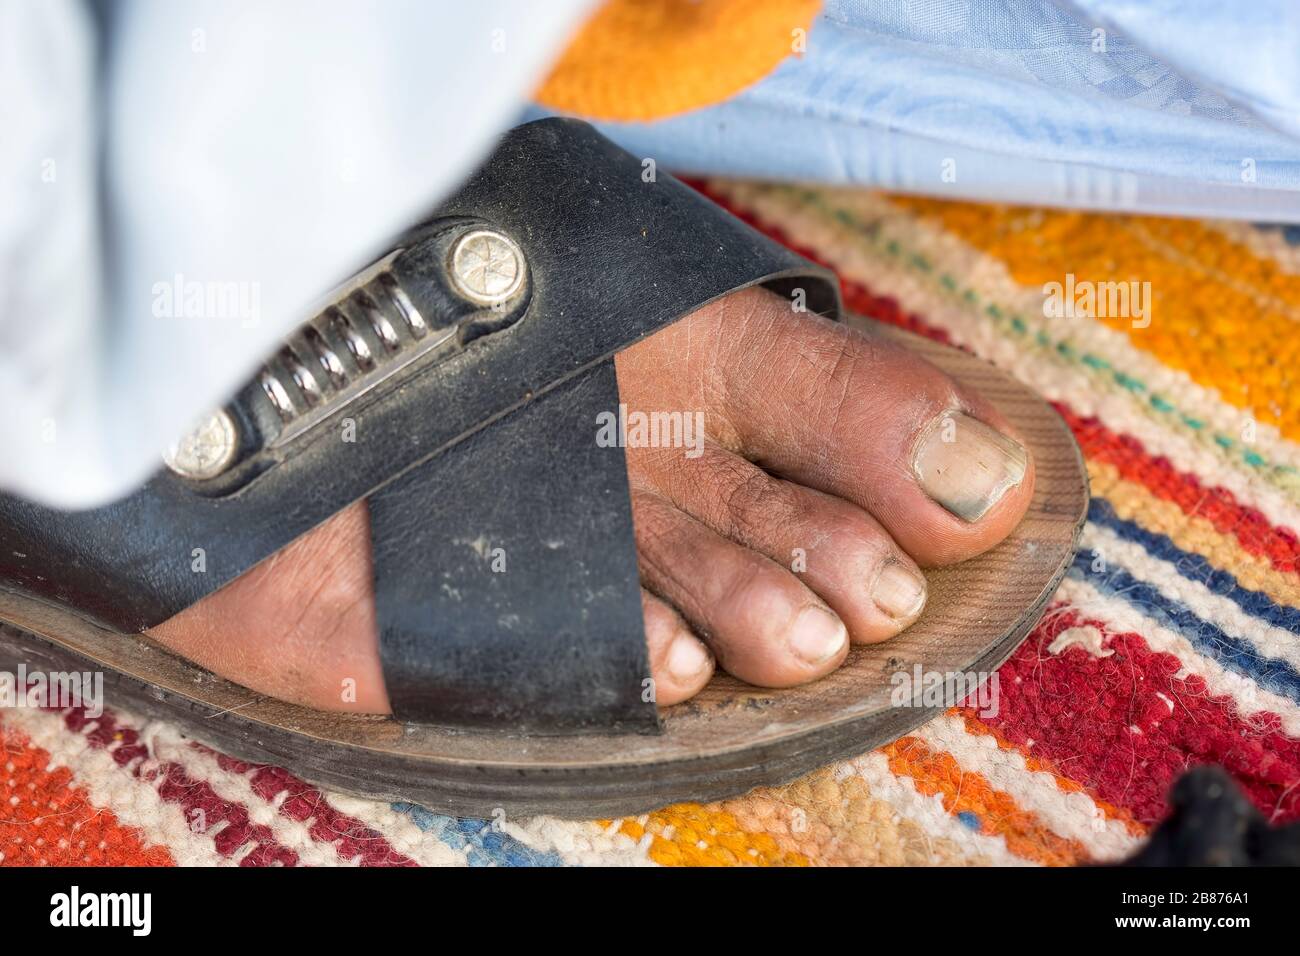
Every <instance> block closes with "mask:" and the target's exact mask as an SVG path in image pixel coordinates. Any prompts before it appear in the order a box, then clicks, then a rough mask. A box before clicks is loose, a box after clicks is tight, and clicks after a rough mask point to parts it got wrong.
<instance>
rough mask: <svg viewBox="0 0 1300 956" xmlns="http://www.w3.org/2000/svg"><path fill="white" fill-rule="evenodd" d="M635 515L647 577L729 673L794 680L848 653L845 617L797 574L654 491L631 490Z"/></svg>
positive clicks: (756, 680)
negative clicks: (833, 609) (709, 526)
mask: <svg viewBox="0 0 1300 956" xmlns="http://www.w3.org/2000/svg"><path fill="white" fill-rule="evenodd" d="M632 514H633V519H634V523H635V526H636V539H637V553H638V555H639V557H640V565H641V578H642V581H643V582H644V583H645V585H646V586H647V587H648V588H649V589H650V590H651V591H653V592H654V593H655V594H657V595H659V596H660V597H662V598H663V599H664V600H666V601H668V602H669V603H670V604H672V605H673V606H674V607H677V608H679V609H680V610H681V612H682V615H683V616H684V617H685V618H686V620H687V621H689V622H690V624H691V626H692V627H693V628H694V630H695V632H696V633H697V634H699V635H700V637H702V638H703V639H704V640H705V641H706V642H707V643H708V644H709V646H710V647H711V648H712V650H713V653H714V654H715V655H717V658H718V663H719V664H721V665H722V666H723V667H724V668H725V669H726V670H727V671H728V672H730V673H732V674H734V675H735V676H737V677H739V678H740V679H742V680H746V681H749V682H750V683H752V684H759V685H762V686H765V687H789V686H792V685H795V684H801V683H804V682H805V681H809V680H813V679H814V678H817V677H821V676H822V675H824V674H827V673H829V672H830V671H832V670H834V669H835V668H836V667H838V666H839V665H840V663H841V662H842V661H843V660H844V657H845V655H846V654H847V653H848V647H849V640H848V630H847V629H846V628H845V626H844V623H843V622H842V621H841V620H840V619H839V617H837V616H836V614H835V612H834V611H832V610H831V609H830V608H829V607H827V606H826V604H825V603H823V602H822V601H821V600H820V599H818V597H817V596H816V595H815V594H814V593H813V592H812V591H811V590H809V588H808V587H807V586H806V585H804V584H803V583H802V582H801V581H799V579H798V578H796V577H795V575H794V574H793V573H791V572H790V571H788V570H786V569H785V568H784V567H782V566H781V565H778V564H777V563H776V562H775V561H773V560H771V559H770V558H767V557H765V556H763V555H761V554H759V553H757V552H756V551H753V550H750V549H749V548H746V547H743V546H741V545H739V544H736V543H735V542H734V541H729V540H727V539H726V538H724V537H722V536H721V535H720V534H718V533H717V532H716V531H713V530H712V529H711V528H708V527H707V526H705V525H704V524H703V523H701V522H700V521H697V520H696V519H695V518H692V517H691V516H690V515H688V514H686V513H685V512H683V511H681V510H680V509H678V508H677V507H676V506H675V505H673V504H672V503H670V502H669V501H668V500H666V499H664V498H662V497H660V496H659V495H658V494H656V493H654V492H650V491H645V490H640V489H638V490H634V492H633V496H632Z"/></svg>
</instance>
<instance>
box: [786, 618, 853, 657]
mask: <svg viewBox="0 0 1300 956" xmlns="http://www.w3.org/2000/svg"><path fill="white" fill-rule="evenodd" d="M848 639H849V632H848V630H847V629H846V628H845V627H844V622H843V621H841V620H840V619H839V618H838V617H836V616H835V615H834V614H832V613H831V612H830V611H828V610H827V609H826V608H824V607H820V606H819V605H816V604H813V605H810V606H808V607H806V608H804V609H803V611H801V612H800V614H799V616H798V617H797V618H795V622H794V629H793V630H792V631H791V633H790V647H791V649H792V650H793V651H794V652H795V654H797V655H798V656H799V657H800V658H802V659H803V660H804V661H806V662H807V663H809V664H820V663H822V662H823V661H828V660H830V659H831V658H832V657H834V656H835V655H836V654H838V653H839V652H840V649H841V648H843V647H844V645H845V643H846V642H847V641H848Z"/></svg>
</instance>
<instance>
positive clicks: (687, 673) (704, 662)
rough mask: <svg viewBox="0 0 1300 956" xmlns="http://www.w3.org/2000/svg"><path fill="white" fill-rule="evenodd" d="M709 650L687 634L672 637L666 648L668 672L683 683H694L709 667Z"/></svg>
mask: <svg viewBox="0 0 1300 956" xmlns="http://www.w3.org/2000/svg"><path fill="white" fill-rule="evenodd" d="M709 663H710V661H709V652H708V651H706V650H705V649H704V645H703V644H701V643H700V642H699V641H698V640H696V639H695V638H694V637H692V636H691V635H689V634H682V635H681V636H679V637H677V638H674V640H673V644H672V647H670V648H668V673H670V674H672V675H673V679H674V680H676V681H680V682H681V683H683V684H691V683H694V682H695V680H697V679H698V678H699V676H700V675H701V674H703V673H704V672H705V671H706V670H708V668H709Z"/></svg>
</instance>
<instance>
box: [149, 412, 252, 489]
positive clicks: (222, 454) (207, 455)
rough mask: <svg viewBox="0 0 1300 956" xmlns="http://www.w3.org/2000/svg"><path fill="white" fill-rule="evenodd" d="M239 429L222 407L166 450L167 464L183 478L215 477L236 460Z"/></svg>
mask: <svg viewBox="0 0 1300 956" xmlns="http://www.w3.org/2000/svg"><path fill="white" fill-rule="evenodd" d="M238 447H239V431H238V429H236V428H235V421H234V419H232V418H231V417H230V415H229V413H228V412H226V410H225V409H218V410H217V411H215V412H213V413H212V414H211V415H209V416H208V418H207V419H206V420H204V421H203V422H202V423H200V424H199V425H198V426H197V427H196V428H195V429H194V430H193V431H191V432H189V434H187V435H184V436H182V437H181V438H180V439H178V440H177V441H175V442H173V443H172V444H171V446H170V447H168V449H167V450H166V451H165V452H163V461H164V462H166V463H167V467H168V468H170V469H171V470H172V471H174V472H176V474H178V475H180V476H181V477H182V478H190V479H194V480H199V481H202V480H205V479H207V478H215V477H217V475H219V474H221V473H222V472H223V471H225V470H226V469H227V468H228V467H230V463H231V462H232V461H234V460H235V451H236V450H237V449H238Z"/></svg>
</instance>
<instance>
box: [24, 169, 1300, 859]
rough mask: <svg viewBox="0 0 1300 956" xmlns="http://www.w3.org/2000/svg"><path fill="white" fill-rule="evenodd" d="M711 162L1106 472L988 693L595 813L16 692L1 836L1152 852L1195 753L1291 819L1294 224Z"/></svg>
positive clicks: (549, 855)
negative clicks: (34, 704) (1067, 568)
mask: <svg viewBox="0 0 1300 956" xmlns="http://www.w3.org/2000/svg"><path fill="white" fill-rule="evenodd" d="M704 188H705V189H706V191H707V192H708V193H709V194H710V195H711V196H713V197H714V198H715V199H717V200H718V201H720V202H723V203H724V204H726V205H728V206H729V207H730V208H731V209H733V211H735V212H737V213H738V214H740V215H743V216H745V217H746V218H748V219H750V221H752V222H754V223H755V224H757V225H758V226H759V227H760V228H763V229H765V230H766V231H768V232H770V233H772V234H774V235H777V236H778V237H779V238H781V239H782V240H783V241H785V242H787V243H789V244H791V245H793V246H795V247H796V248H798V249H800V250H801V251H803V252H804V253H805V254H808V255H810V256H812V257H813V258H816V259H818V260H820V261H822V262H824V263H826V264H827V265H830V266H831V267H833V268H834V269H836V270H837V271H838V273H839V274H840V276H841V277H842V279H843V282H844V289H845V295H846V299H847V301H848V302H849V304H850V306H851V307H852V308H854V309H855V310H857V311H859V312H862V313H865V314H867V315H870V316H873V317H875V318H877V319H878V320H880V321H882V322H889V323H893V324H896V325H901V326H905V327H907V328H910V329H912V330H914V331H918V332H920V333H922V334H925V335H929V336H932V337H934V338H937V339H942V340H944V341H948V342H951V343H952V344H954V345H957V346H960V347H962V348H965V349H968V350H970V351H972V352H974V353H975V354H977V355H980V356H982V357H983V358H985V359H987V360H988V361H990V362H993V363H995V364H997V365H999V366H1001V367H1002V368H1004V369H1007V370H1009V371H1010V372H1011V373H1013V374H1014V375H1016V376H1018V377H1019V378H1020V379H1021V380H1023V381H1024V382H1026V383H1028V384H1029V385H1031V386H1033V387H1034V388H1036V389H1038V390H1039V391H1040V392H1041V393H1042V394H1044V395H1045V396H1046V397H1047V398H1048V399H1049V400H1051V401H1052V402H1053V403H1055V405H1056V408H1057V409H1058V410H1059V411H1060V413H1061V415H1062V416H1064V417H1065V419H1066V420H1067V421H1068V422H1069V424H1070V426H1071V427H1072V428H1073V429H1074V432H1075V434H1076V435H1077V437H1078V439H1079V443H1080V444H1081V445H1082V447H1083V449H1084V452H1085V454H1086V456H1087V463H1088V471H1089V474H1090V476H1091V479H1092V489H1093V494H1094V500H1093V503H1092V506H1091V510H1090V514H1089V522H1088V525H1087V528H1086V530H1085V532H1084V539H1083V546H1084V550H1083V551H1082V552H1081V553H1080V555H1079V557H1078V559H1077V561H1076V562H1075V565H1074V567H1073V568H1072V570H1071V572H1070V574H1069V577H1068V578H1067V579H1066V581H1065V582H1064V583H1063V584H1062V586H1061V588H1060V590H1059V592H1058V593H1057V595H1056V598H1055V600H1054V602H1053V603H1052V605H1051V606H1050V609H1049V611H1048V613H1047V615H1046V617H1045V618H1044V620H1043V622H1042V623H1041V624H1040V625H1039V626H1038V627H1037V628H1036V629H1035V631H1034V632H1033V633H1032V634H1031V635H1030V636H1029V638H1028V639H1027V640H1026V641H1025V643H1024V644H1023V645H1022V646H1021V648H1020V649H1019V650H1018V651H1017V652H1016V654H1015V655H1014V656H1013V657H1012V658H1011V659H1010V660H1009V661H1008V662H1007V663H1006V664H1005V665H1004V666H1003V668H1002V670H1001V673H1000V689H1001V700H1000V708H999V711H998V714H997V716H996V717H992V718H988V719H984V718H981V717H980V716H979V715H978V714H977V713H976V712H975V711H974V710H967V709H963V708H955V709H953V710H950V711H948V712H947V713H946V714H944V715H943V716H941V717H939V718H937V719H935V720H933V721H932V722H931V723H929V724H927V725H925V726H924V727H922V728H921V729H919V730H917V731H916V732H915V733H912V734H909V735H908V736H906V737H904V738H902V739H901V740H898V741H896V742H894V743H892V744H890V745H889V746H887V747H883V748H881V749H879V750H875V751H872V752H869V753H864V754H862V755H861V756H859V757H857V758H856V759H854V760H850V761H847V762H844V763H841V764H838V765H836V766H832V767H827V768H825V769H823V770H821V771H819V772H817V773H814V774H811V775H809V776H808V777H805V778H804V779H801V780H799V781H797V782H795V783H793V784H791V785H789V786H785V787H780V788H775V789H765V790H759V791H756V792H754V793H752V794H749V795H747V796H744V797H741V798H738V799H735V800H729V801H725V802H723V803H718V804H710V805H707V806H699V805H680V806H674V807H669V808H667V809H664V810H661V811H659V812H656V813H651V814H648V815H645V816H641V817H638V818H635V819H624V820H600V821H591V822H585V823H575V822H567V821H559V820H553V819H547V818H539V819H532V820H504V821H490V820H465V819H455V818H450V817H446V816H441V815H439V814H435V813H431V812H429V811H427V810H425V809H423V808H421V807H417V806H411V805H407V804H386V803H376V802H370V801H363V800H357V799H354V798H350V797H343V796H339V795H336V794H331V793H324V792H321V791H319V790H317V789H315V788H313V787H311V786H308V785H306V784H304V783H303V782H302V781H300V780H298V779H296V778H294V777H293V776H292V775H291V774H289V773H286V772H285V771H283V770H280V769H277V768H273V767H260V766H252V765H249V764H246V763H242V762H240V761H237V760H233V759H231V758H229V757H226V756H224V755H222V754H219V753H215V752H213V751H212V750H210V749H207V748H205V747H203V746H200V745H198V744H196V743H194V742H192V741H189V740H187V739H185V738H183V737H182V736H181V735H180V734H178V733H177V732H176V731H175V730H174V729H173V728H171V727H169V726H168V725H166V724H162V723H156V722H143V721H141V720H138V719H136V718H135V717H133V716H131V715H129V714H126V713H122V712H115V713H106V714H105V715H104V716H103V717H101V718H100V719H98V720H93V721H92V720H88V719H86V717H85V716H84V715H82V714H80V713H77V712H62V713H53V712H39V711H30V710H9V711H2V712H0V739H2V740H3V744H4V750H5V753H4V756H3V761H4V767H3V773H0V860H2V861H3V863H5V864H56V863H71V864H150V865H168V864H194V863H198V864H239V865H268V864H282V865H344V864H347V865H351V864H362V865H382V866H395V865H413V864H414V865H471V866H475V865H531V866H538V865H566V864H585V863H606V864H633V865H635V864H666V865H673V866H683V865H696V864H718V865H729V866H734V865H776V864H787V865H825V864H875V863H882V864H918V865H924V864H1030V865H1035V864H1037V865H1069V864H1078V863H1087V862H1093V861H1105V860H1114V859H1118V858H1122V857H1124V856H1126V855H1128V854H1129V853H1131V852H1132V851H1134V850H1135V849H1136V848H1137V847H1139V846H1140V845H1141V842H1142V840H1143V838H1144V835H1145V834H1146V833H1147V832H1148V831H1149V830H1150V829H1151V828H1152V827H1153V826H1154V825H1155V824H1156V823H1158V822H1159V821H1160V820H1161V818H1162V816H1163V815H1164V814H1165V813H1166V810H1167V806H1166V795H1167V792H1168V789H1169V786H1170V784H1171V783H1172V782H1173V781H1174V780H1175V779H1176V778H1177V777H1178V776H1179V775H1180V774H1181V773H1182V772H1183V771H1184V770H1185V769H1187V768H1189V767H1192V766H1195V765H1199V764H1206V763H1215V764H1221V765H1222V766H1224V767H1225V768H1226V769H1227V771H1228V772H1229V773H1230V774H1231V775H1232V776H1233V777H1234V778H1235V779H1236V780H1237V781H1238V783H1239V784H1240V785H1241V787H1242V788H1243V790H1244V791H1245V792H1246V793H1247V794H1248V795H1249V797H1250V799H1251V800H1252V801H1253V802H1254V803H1255V804H1256V805H1257V806H1258V807H1259V808H1260V809H1261V810H1262V811H1263V812H1264V814H1265V815H1266V816H1267V817H1268V818H1270V819H1272V820H1273V821H1275V822H1286V821H1291V820H1294V819H1296V818H1297V816H1300V786H1297V784H1300V670H1298V669H1300V641H1298V640H1297V635H1298V634H1300V576H1298V575H1297V556H1298V554H1300V544H1298V543H1297V538H1296V534H1295V532H1294V531H1293V530H1292V529H1296V528H1300V476H1298V475H1297V470H1296V469H1297V464H1300V447H1297V444H1296V441H1297V439H1300V388H1297V387H1296V385H1297V383H1296V382H1295V381H1293V377H1295V376H1296V375H1297V374H1300V373H1298V372H1297V370H1300V363H1298V362H1297V352H1300V335H1297V331H1300V247H1298V246H1296V245H1294V244H1293V242H1294V241H1295V240H1296V237H1295V236H1292V235H1288V233H1287V232H1286V231H1284V230H1279V229H1273V228H1268V227H1256V226H1248V225H1241V224H1223V223H1213V222H1197V221H1178V220H1166V219H1155V218H1144V217H1126V216H1100V215H1091V214H1082V213H1072V212H1060V211H1052V210H1044V209H1011V208H999V207H990V206H982V205H971V204H964V203H955V202H940V201H934V200H919V199H911V198H902V197H892V196H882V195H879V194H876V193H869V192H863V191H837V190H829V189H809V188H802V187H790V186H775V185H763V184H752V183H748V184H742V183H730V182H719V183H710V184H708V185H707V186H706V187H704ZM1067 276H1069V277H1073V278H1072V279H1071V280H1069V281H1071V282H1072V283H1075V287H1076V288H1082V286H1078V283H1085V284H1086V283H1096V284H1100V283H1106V282H1124V283H1128V282H1131V281H1136V282H1138V283H1139V284H1140V283H1150V285H1149V287H1147V288H1149V290H1150V297H1149V300H1147V301H1149V310H1148V311H1147V312H1146V315H1145V316H1143V317H1135V316H1134V315H1133V314H1132V311H1133V310H1132V309H1131V308H1130V310H1129V313H1128V314H1125V315H1121V316H1107V315H1103V314H1102V313H1103V312H1104V311H1108V310H1106V309H1102V308H1100V307H1097V308H1093V309H1092V310H1091V312H1090V313H1088V314H1076V315H1073V316H1070V317H1052V318H1049V317H1045V315H1044V307H1043V303H1044V287H1045V285H1046V284H1047V283H1053V282H1056V283H1062V284H1065V283H1066V282H1067ZM1139 288H1141V286H1139ZM1098 303H1100V300H1098ZM1086 311H1087V310H1085V312H1086ZM1094 316H1095V317H1094ZM110 703H111V701H110Z"/></svg>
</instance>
